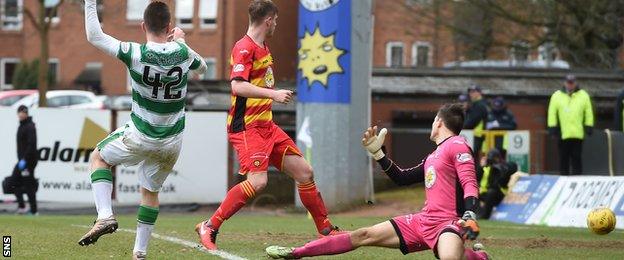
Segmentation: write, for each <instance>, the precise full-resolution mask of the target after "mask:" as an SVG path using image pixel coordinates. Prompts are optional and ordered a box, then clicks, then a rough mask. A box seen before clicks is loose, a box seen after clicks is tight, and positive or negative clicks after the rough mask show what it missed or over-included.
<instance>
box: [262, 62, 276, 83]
mask: <svg viewBox="0 0 624 260" xmlns="http://www.w3.org/2000/svg"><path fill="white" fill-rule="evenodd" d="M264 84H265V85H266V86H267V87H269V88H271V87H273V84H275V78H274V77H273V69H272V68H271V67H269V68H268V69H267V71H266V74H265V75H264Z"/></svg>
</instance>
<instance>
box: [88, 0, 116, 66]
mask: <svg viewBox="0 0 624 260" xmlns="http://www.w3.org/2000/svg"><path fill="white" fill-rule="evenodd" d="M84 9H85V31H86V32H87V41H89V42H90V43H91V44H93V46H95V47H97V48H98V49H100V50H102V51H104V52H105V53H106V54H108V55H111V56H116V55H117V51H118V50H119V44H120V41H119V40H117V39H115V38H113V37H111V36H110V35H108V34H105V33H104V32H103V31H102V27H100V21H99V20H98V16H97V3H96V0H85V8H84Z"/></svg>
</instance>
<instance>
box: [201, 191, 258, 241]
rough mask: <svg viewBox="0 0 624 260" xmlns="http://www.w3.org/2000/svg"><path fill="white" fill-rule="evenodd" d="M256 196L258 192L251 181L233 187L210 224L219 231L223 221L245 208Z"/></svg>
mask: <svg viewBox="0 0 624 260" xmlns="http://www.w3.org/2000/svg"><path fill="white" fill-rule="evenodd" d="M255 195H256V191H255V190H254V188H253V186H252V185H251V183H250V182H249V181H243V182H241V183H239V184H237V185H236V186H234V187H232V189H230V191H228V193H227V195H225V199H224V200H223V202H221V206H219V208H218V209H217V211H216V212H215V214H214V215H212V217H211V218H210V224H211V225H212V227H213V228H214V229H219V227H220V226H221V224H222V223H223V221H225V220H226V219H229V218H230V217H231V216H232V215H234V213H236V212H237V211H238V210H239V209H241V208H242V207H243V206H245V203H246V202H247V200H248V199H249V198H251V197H253V196H255Z"/></svg>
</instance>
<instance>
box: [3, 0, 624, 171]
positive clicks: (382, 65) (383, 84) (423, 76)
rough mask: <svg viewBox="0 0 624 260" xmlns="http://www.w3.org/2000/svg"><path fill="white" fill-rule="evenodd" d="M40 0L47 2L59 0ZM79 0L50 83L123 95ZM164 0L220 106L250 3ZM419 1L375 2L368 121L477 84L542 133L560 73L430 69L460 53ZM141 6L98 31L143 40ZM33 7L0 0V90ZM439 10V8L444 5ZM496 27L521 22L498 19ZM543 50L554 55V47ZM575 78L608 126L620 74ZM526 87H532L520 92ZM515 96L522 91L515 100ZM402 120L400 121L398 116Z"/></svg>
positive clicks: (53, 44) (120, 73)
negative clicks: (86, 83)
mask: <svg viewBox="0 0 624 260" xmlns="http://www.w3.org/2000/svg"><path fill="white" fill-rule="evenodd" d="M45 2H46V3H47V4H49V5H53V4H56V3H57V2H58V0H46V1H45ZM80 2H82V1H81V0H80V1H65V3H64V4H63V5H62V6H61V7H60V8H59V10H58V12H57V14H56V16H55V18H54V19H53V25H52V28H51V31H50V62H51V63H52V64H53V65H52V66H53V71H54V73H56V78H57V84H56V86H54V87H53V88H56V89H65V88H69V89H71V88H80V87H81V86H79V84H77V83H76V80H77V79H78V78H79V77H80V75H81V74H83V73H84V72H85V71H87V70H90V71H92V72H93V71H95V73H92V74H91V75H93V74H96V75H100V76H99V79H98V80H99V81H100V85H101V89H102V91H103V93H104V94H109V95H113V94H126V93H128V76H127V72H126V69H125V66H123V65H122V63H121V62H119V61H117V60H116V59H115V58H113V57H109V56H106V55H104V54H103V53H102V52H100V51H99V50H97V49H96V48H95V47H93V46H91V45H90V44H89V43H88V42H87V41H86V37H85V32H84V14H83V10H82V6H81V4H79V3H80ZM166 2H168V3H169V4H170V6H171V8H172V14H173V21H172V22H173V23H175V24H176V25H177V26H179V27H181V28H183V29H184V31H185V32H186V39H187V43H188V44H189V45H190V46H191V47H192V48H193V49H195V50H196V51H197V52H198V53H199V54H200V55H202V56H203V57H205V59H206V61H207V62H208V64H209V72H208V73H207V75H206V76H205V78H204V79H207V80H211V81H204V82H203V83H205V84H208V86H210V87H211V86H213V85H214V84H217V85H220V86H221V87H217V88H211V93H209V95H210V96H209V97H207V98H206V99H209V100H210V101H211V102H209V103H211V104H212V106H211V107H208V109H218V110H223V109H227V107H228V105H229V103H228V102H229V86H228V84H227V78H228V73H229V69H228V61H229V55H230V53H229V52H230V49H231V47H232V46H233V44H234V43H235V42H236V41H237V40H238V39H240V38H241V37H242V36H243V35H244V34H245V30H246V28H247V24H248V21H247V14H246V13H247V4H248V2H249V1H248V0H166ZM274 2H275V3H276V4H277V5H278V7H279V9H280V13H279V18H278V29H277V31H276V34H275V36H274V37H273V38H272V39H270V40H269V41H268V44H269V46H270V47H271V49H272V51H273V56H274V58H275V60H276V63H275V71H276V79H277V81H278V83H277V86H278V87H287V88H292V87H293V85H294V84H293V82H294V79H295V75H296V62H297V42H298V39H297V19H298V14H297V9H298V1H295V0H274ZM420 2H427V1H418V0H383V1H381V0H376V1H374V6H373V15H374V28H373V46H372V47H373V53H372V58H373V61H372V64H373V66H374V67H375V70H374V72H373V75H372V84H373V88H372V93H373V101H372V103H373V105H372V113H373V114H372V119H373V120H372V122H374V123H376V124H380V125H384V126H387V127H397V128H428V127H429V124H430V120H431V119H432V118H433V116H432V112H433V111H435V109H436V108H437V107H438V106H439V104H441V103H442V102H448V101H451V100H453V99H454V98H455V97H456V96H457V94H459V93H460V92H462V91H465V89H466V87H467V86H468V85H469V84H471V83H474V82H477V83H480V84H482V85H483V86H484V88H485V91H486V94H488V95H490V96H492V95H503V96H506V97H508V100H510V107H511V109H512V110H514V111H517V114H516V117H517V119H518V123H519V128H520V129H529V130H533V131H541V130H543V129H544V128H545V113H546V106H547V101H548V97H549V95H550V93H552V91H554V89H556V88H559V87H560V85H561V81H560V79H561V78H562V77H563V74H565V73H566V72H567V71H565V70H543V71H539V70H532V71H525V72H521V73H519V74H518V73H512V72H510V71H513V69H509V68H508V69H507V71H503V72H496V69H489V70H485V71H477V72H475V71H474V70H463V71H459V72H458V71H453V69H435V68H439V67H443V66H445V64H447V65H448V64H449V63H452V62H455V61H461V60H463V59H464V57H463V56H462V54H461V48H460V47H458V45H457V44H456V42H454V41H455V39H454V37H453V35H452V33H451V32H450V31H449V30H448V29H446V28H445V27H444V26H442V25H441V24H439V23H436V22H423V20H422V19H420V18H419V17H418V16H417V15H415V11H417V10H419V8H421V6H420V5H419V3H420ZM147 3H148V1H147V0H118V1H102V4H101V6H100V17H101V21H102V27H103V30H104V32H106V33H108V34H110V35H111V36H113V37H116V38H118V39H120V40H123V41H136V42H143V41H144V40H145V39H144V38H145V37H144V33H143V32H142V31H141V28H140V21H141V19H142V12H143V9H144V7H145V6H146V4H147ZM37 5H38V4H37V2H36V1H30V0H0V89H11V88H12V86H11V82H12V79H11V75H12V72H13V70H14V69H15V66H16V64H17V63H18V62H20V61H22V60H32V59H34V58H36V57H37V56H38V55H39V39H38V36H37V34H36V32H35V28H34V27H33V25H32V24H31V23H30V22H29V21H28V20H27V19H26V17H25V16H24V15H22V13H21V11H18V10H21V9H22V8H29V9H30V10H38V9H37V8H38V7H37ZM439 12H442V13H444V14H446V12H450V10H439ZM497 30H522V28H509V26H497ZM520 45H521V44H520ZM622 53H624V52H622V51H620V56H621V57H622ZM551 54H552V55H553V56H554V57H555V58H557V57H556V56H557V55H556V52H555V53H551ZM548 55H549V54H548V53H546V54H544V53H543V50H541V49H539V48H538V49H533V50H524V51H517V50H516V49H515V47H514V48H512V46H499V47H497V48H493V49H492V53H490V54H489V55H488V56H489V57H494V58H496V59H498V60H499V61H500V63H499V65H500V64H512V63H513V62H515V61H516V60H529V61H531V60H535V61H539V60H543V59H544V58H546V56H548ZM430 67H433V68H430ZM594 74H595V75H594ZM453 77H455V78H453ZM525 79H526V80H525ZM542 79H548V80H542ZM579 79H580V80H581V83H582V85H583V86H587V87H588V88H589V92H590V94H592V95H593V96H595V101H596V102H597V103H598V105H597V112H598V115H599V116H600V115H602V119H601V118H600V117H599V123H601V122H602V123H601V124H602V125H605V126H606V125H607V124H608V123H607V122H605V121H606V120H607V119H606V118H604V117H606V116H607V114H608V113H610V111H609V109H610V102H611V100H612V99H613V97H614V93H617V91H618V88H620V87H619V82H622V81H623V80H622V77H621V76H618V75H611V74H609V75H600V73H594V72H591V73H585V74H583V75H581V76H580V77H579ZM210 82H212V83H210ZM211 84H212V85H211ZM194 85H197V84H194ZM601 86H603V87H602V88H601ZM527 87H531V89H525V88H527ZM592 88H593V89H592ZM435 90H438V91H435ZM440 90H444V91H443V92H440ZM518 96H520V97H521V98H515V97H518ZM612 96H613V97H612ZM512 97H514V98H513V99H512ZM196 107H197V106H196ZM191 109H195V108H191ZM275 110H276V111H278V112H277V113H276V117H275V119H276V121H278V122H279V123H280V124H284V125H286V127H287V129H290V130H294V127H293V125H294V120H293V116H292V115H293V114H294V113H293V111H294V105H292V104H291V105H289V106H281V105H276V106H275ZM408 119H409V120H408ZM406 121H409V122H408V123H405V122H406ZM390 140H392V137H390ZM425 141H426V140H425ZM403 143H406V142H403ZM534 159H536V160H537V159H538V158H534ZM544 168H547V167H541V168H540V167H538V168H536V170H540V169H544Z"/></svg>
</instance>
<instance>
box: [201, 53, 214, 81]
mask: <svg viewBox="0 0 624 260" xmlns="http://www.w3.org/2000/svg"><path fill="white" fill-rule="evenodd" d="M204 61H206V66H207V69H206V73H204V75H203V76H202V78H201V79H203V80H214V79H216V78H217V59H215V58H212V57H208V58H204Z"/></svg>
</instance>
